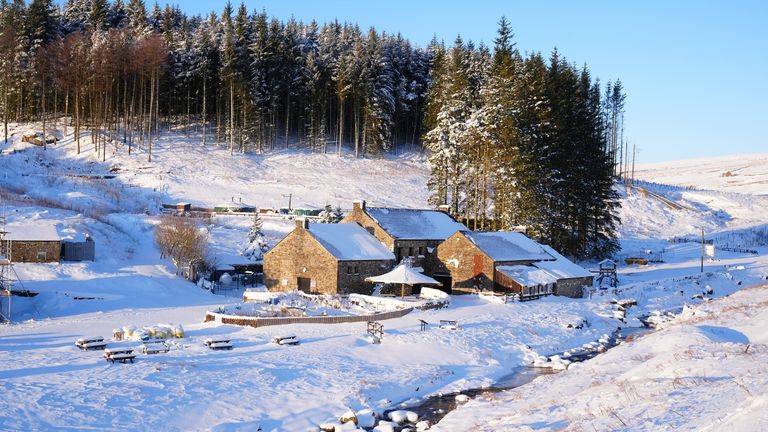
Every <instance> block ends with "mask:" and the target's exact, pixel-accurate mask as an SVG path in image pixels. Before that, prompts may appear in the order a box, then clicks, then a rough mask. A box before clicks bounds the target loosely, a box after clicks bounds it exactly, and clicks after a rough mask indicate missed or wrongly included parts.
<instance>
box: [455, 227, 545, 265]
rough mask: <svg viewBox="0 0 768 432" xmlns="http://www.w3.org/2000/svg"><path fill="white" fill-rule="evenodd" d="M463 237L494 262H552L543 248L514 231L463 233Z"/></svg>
mask: <svg viewBox="0 0 768 432" xmlns="http://www.w3.org/2000/svg"><path fill="white" fill-rule="evenodd" d="M463 233H464V235H465V236H466V237H467V238H468V239H469V240H470V241H472V242H473V243H474V244H475V245H477V247H478V248H480V250H481V251H483V252H485V254H486V255H488V256H489V257H491V259H492V260H494V261H541V260H552V259H554V257H553V256H552V255H550V254H548V253H547V252H546V251H545V250H544V248H542V246H541V245H540V244H538V243H536V242H535V241H533V240H531V239H529V238H528V237H526V235H525V234H523V233H519V232H515V231H484V232H480V231H474V232H473V231H464V232H463Z"/></svg>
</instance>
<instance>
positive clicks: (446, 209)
mask: <svg viewBox="0 0 768 432" xmlns="http://www.w3.org/2000/svg"><path fill="white" fill-rule="evenodd" d="M437 209H438V210H440V211H441V212H443V213H448V214H451V206H449V205H448V204H442V205H439V206H437Z"/></svg>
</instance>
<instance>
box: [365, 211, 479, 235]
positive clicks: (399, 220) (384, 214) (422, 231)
mask: <svg viewBox="0 0 768 432" xmlns="http://www.w3.org/2000/svg"><path fill="white" fill-rule="evenodd" d="M365 211H366V212H367V213H368V215H369V216H371V218H373V219H374V220H375V221H376V222H377V223H378V224H379V226H381V227H382V228H383V229H384V230H385V231H386V232H387V233H389V234H390V235H391V236H393V237H394V238H396V239H400V240H445V239H447V238H448V237H450V236H451V235H453V233H455V232H456V231H461V230H466V229H467V227H465V226H464V224H462V223H459V222H456V220H454V219H453V218H452V217H451V216H450V215H448V214H446V213H444V212H442V211H438V210H417V209H406V208H384V207H366V209H365Z"/></svg>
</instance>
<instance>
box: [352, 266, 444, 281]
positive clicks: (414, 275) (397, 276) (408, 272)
mask: <svg viewBox="0 0 768 432" xmlns="http://www.w3.org/2000/svg"><path fill="white" fill-rule="evenodd" d="M365 280H366V282H373V283H385V284H405V285H417V284H423V285H441V284H440V282H438V281H436V280H434V279H432V278H431V277H429V276H426V275H423V274H421V273H419V272H417V271H414V270H413V269H411V268H409V267H408V266H407V265H405V264H400V265H398V266H397V267H395V268H394V269H393V270H392V271H390V272H388V273H385V274H383V275H380V276H372V277H368V278H365Z"/></svg>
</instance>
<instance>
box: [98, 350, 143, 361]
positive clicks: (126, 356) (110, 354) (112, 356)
mask: <svg viewBox="0 0 768 432" xmlns="http://www.w3.org/2000/svg"><path fill="white" fill-rule="evenodd" d="M135 358H136V355H135V354H133V349H132V348H107V349H105V350H104V359H105V360H106V361H108V362H110V363H114V362H120V363H125V362H131V363H133V359H135Z"/></svg>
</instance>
